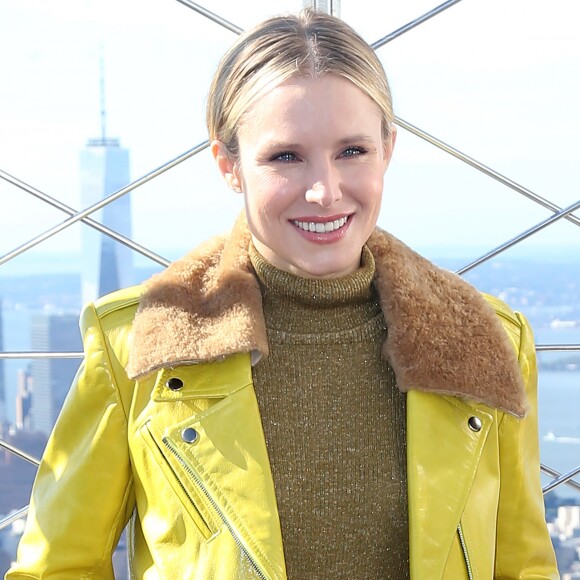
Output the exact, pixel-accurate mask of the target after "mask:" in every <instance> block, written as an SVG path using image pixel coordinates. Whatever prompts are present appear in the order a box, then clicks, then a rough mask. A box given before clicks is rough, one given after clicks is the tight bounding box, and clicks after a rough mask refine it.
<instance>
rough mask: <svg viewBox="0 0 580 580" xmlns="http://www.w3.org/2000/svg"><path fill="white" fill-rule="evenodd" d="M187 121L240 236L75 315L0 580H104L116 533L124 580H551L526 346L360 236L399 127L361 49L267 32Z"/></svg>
mask: <svg viewBox="0 0 580 580" xmlns="http://www.w3.org/2000/svg"><path fill="white" fill-rule="evenodd" d="M207 120H208V128H209V133H210V137H211V139H212V143H211V151H212V154H213V156H214V158H215V160H216V163H217V166H218V168H219V171H220V172H221V174H222V175H223V176H224V179H225V180H226V182H227V183H228V184H229V186H230V187H231V188H232V189H233V190H235V191H238V192H241V193H243V195H244V201H245V212H244V216H242V217H241V218H240V219H239V220H238V222H237V223H236V224H235V226H234V228H233V231H232V232H231V234H230V235H229V237H227V238H225V239H213V240H210V241H209V242H207V243H206V244H204V245H202V246H201V247H200V248H198V249H196V250H194V251H193V252H192V253H191V254H189V255H188V256H186V257H185V258H184V259H182V260H180V261H178V262H176V263H174V264H173V265H172V266H170V267H169V268H168V269H167V270H166V271H165V272H163V273H161V274H159V275H158V276H156V277H154V278H153V279H152V280H151V281H150V282H149V283H148V284H147V285H146V286H145V287H144V288H133V289H129V290H126V291H120V292H118V293H115V294H113V295H111V296H108V297H105V298H104V299H102V300H100V301H99V302H97V304H95V305H88V306H87V307H86V308H85V310H84V313H83V316H82V321H81V325H82V328H83V333H84V342H85V348H86V357H85V361H84V363H83V365H82V367H81V369H80V370H79V373H78V376H77V379H76V381H75V385H74V386H73V388H72V390H71V393H70V395H69V397H68V399H67V402H66V404H65V407H64V409H63V412H62V415H61V417H60V419H59V421H58V423H57V425H56V427H55V430H54V433H53V434H52V437H51V440H50V443H49V445H48V447H47V451H46V453H45V456H44V459H43V462H42V465H41V466H40V469H39V474H38V478H37V481H36V483H35V486H34V490H33V494H32V501H31V511H30V516H29V519H28V523H27V528H26V532H25V534H24V536H23V538H22V541H21V544H20V548H19V554H18V563H17V564H16V565H15V566H14V567H13V568H12V570H11V572H9V573H8V575H7V578H9V579H16V578H40V577H43V578H50V577H54V578H59V579H65V578H108V577H111V576H112V569H111V553H112V551H113V550H114V548H115V545H116V543H117V541H118V539H119V536H120V534H121V532H122V530H123V529H124V527H125V525H126V524H127V522H129V526H130V531H129V538H130V542H129V544H130V551H131V568H132V573H133V575H134V577H136V578H171V579H173V578H196V579H198V578H199V579H209V578H215V579H220V580H221V579H234V578H268V579H281V578H286V577H288V578H309V579H310V578H333V577H340V578H365V579H368V578H397V579H400V578H413V579H425V578H429V579H431V578H445V579H453V580H456V579H458V578H492V577H495V578H535V579H537V578H556V577H557V571H556V565H555V560H554V555H553V551H552V547H551V543H550V538H549V536H548V534H547V531H546V525H545V522H544V512H543V502H542V494H541V488H540V482H539V465H538V464H539V460H538V439H537V432H536V431H537V425H536V422H537V416H536V366H535V359H534V344H533V338H532V335H531V331H530V329H529V327H528V325H527V323H526V322H525V320H524V319H523V317H522V316H521V315H519V314H514V313H513V312H512V311H511V310H510V309H509V308H508V307H507V306H506V305H504V304H503V303H500V302H499V301H497V300H495V299H493V298H490V297H488V298H483V297H481V296H480V295H479V294H478V293H477V292H476V291H475V290H474V289H473V288H471V287H470V286H469V285H467V284H466V283H465V282H463V281H462V280H460V279H459V278H457V277H456V276H454V275H452V274H450V273H448V272H444V271H442V270H440V269H438V268H437V267H435V266H434V265H432V264H430V263H429V262H427V261H426V260H424V259H423V258H421V257H419V256H418V255H417V254H415V253H414V252H412V251H411V250H410V249H409V248H407V247H406V246H404V245H403V244H402V243H401V242H399V241H398V240H396V239H395V238H393V237H392V236H390V235H389V234H387V233H386V232H383V231H381V230H379V229H377V228H376V221H377V216H378V213H379V208H380V204H381V200H382V192H383V176H384V173H385V171H386V170H387V167H388V165H389V161H390V158H391V155H392V152H393V146H394V144H395V137H396V129H395V127H394V125H393V114H392V104H391V98H390V92H389V87H388V84H387V80H386V77H385V74H384V71H383V69H382V66H381V64H380V62H379V60H378V59H377V57H376V56H375V54H374V52H373V51H372V49H371V48H370V47H369V46H368V45H367V44H366V43H365V42H364V41H363V40H362V39H361V38H360V37H359V36H358V35H356V34H355V33H354V32H353V31H352V30H351V29H350V28H349V27H348V26H347V25H345V24H344V23H342V22H341V21H339V20H337V19H334V18H332V17H330V16H326V15H323V14H317V13H315V12H312V11H305V12H304V13H302V14H301V15H299V16H298V17H281V18H273V19H271V20H268V21H266V22H264V23H262V24H261V25H259V26H257V27H256V28H254V29H253V30H251V31H250V32H248V33H246V34H244V35H243V36H241V37H240V38H239V40H238V41H237V42H236V43H235V44H234V46H233V47H232V48H231V49H230V50H229V51H228V53H227V54H226V55H225V56H224V58H223V59H222V62H221V63H220V65H219V67H218V70H217V72H216V74H215V77H214V81H213V84H212V87H211V90H210V95H209V99H208V107H207ZM526 412H527V415H526ZM524 415H526V416H525V418H524Z"/></svg>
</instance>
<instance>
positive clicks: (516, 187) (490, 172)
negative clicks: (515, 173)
mask: <svg viewBox="0 0 580 580" xmlns="http://www.w3.org/2000/svg"><path fill="white" fill-rule="evenodd" d="M395 122H396V123H397V125H399V126H400V127H402V128H403V129H406V130H407V131H409V132H410V133H413V134H414V135H416V136H417V137H420V138H421V139H423V140H425V141H427V142H428V143H431V145H435V147H438V148H439V149H441V150H443V151H445V152H446V153H449V154H450V155H453V157H456V158H457V159H459V160H460V161H463V162H464V163H467V165H471V167H473V168H475V169H477V170H478V171H481V172H482V173H485V174H486V175H488V176H489V177H491V178H493V179H495V180H496V181H499V182H500V183H501V184H503V185H505V186H507V187H509V188H511V189H513V190H514V191H517V192H518V193H521V194H522V195H523V196H525V197H527V198H528V199H531V200H532V201H535V202H536V203H537V204H539V205H541V206H543V207H545V208H546V209H549V210H550V211H553V212H558V211H560V210H561V209H562V208H561V207H558V206H557V205H555V204H553V203H552V202H551V201H549V200H547V199H545V198H543V197H542V196H540V195H538V194H537V193H534V192H533V191H530V190H529V189H527V188H525V187H523V186H522V185H520V184H519V183H516V182H515V181H512V180H511V179H509V178H508V177H505V175H502V174H501V173H498V172H497V171H494V170H493V169H491V167H488V166H487V165H484V164H483V163H480V162H479V161H477V160H475V159H473V157H469V156H468V155H466V154H465V153H462V152H461V151H459V150H458V149H455V148H454V147H452V146H451V145H448V144H447V143H444V142H443V141H441V140H440V139H437V138H436V137H433V135H430V134H429V133H426V132H425V131H422V130H421V129H419V128H418V127H415V126H414V125H411V123H408V122H407V121H405V120H403V119H401V118H400V117H395ZM566 219H567V220H568V221H571V222H572V223H573V224H574V225H577V226H580V218H578V217H576V216H575V215H567V216H566Z"/></svg>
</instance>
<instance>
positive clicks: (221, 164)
mask: <svg viewBox="0 0 580 580" xmlns="http://www.w3.org/2000/svg"><path fill="white" fill-rule="evenodd" d="M209 147H210V151H211V154H212V155H213V158H214V160H215V162H216V164H217V166H218V169H219V172H220V173H221V174H222V177H223V178H224V179H225V180H226V183H227V185H228V187H229V188H230V189H233V190H234V191H236V192H238V193H239V192H241V191H242V186H241V183H240V179H239V177H238V173H239V171H238V168H237V167H236V162H235V161H234V160H233V159H232V157H231V155H230V152H229V151H228V149H227V147H226V146H225V145H224V144H223V143H222V142H221V141H218V140H217V139H215V140H214V141H212V142H211V144H210V146H209Z"/></svg>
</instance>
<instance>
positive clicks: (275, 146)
mask: <svg viewBox="0 0 580 580" xmlns="http://www.w3.org/2000/svg"><path fill="white" fill-rule="evenodd" d="M361 142H363V143H374V139H373V138H372V137H371V136H370V135H365V134H359V135H351V136H348V137H344V138H342V139H339V140H338V142H337V145H342V146H344V145H352V144H353V143H361ZM300 147H302V144H300V143H287V142H284V141H274V142H272V143H268V145H267V146H266V147H265V148H264V150H265V151H267V152H269V153H271V152H273V151H292V150H294V149H300Z"/></svg>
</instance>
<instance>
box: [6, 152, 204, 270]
mask: <svg viewBox="0 0 580 580" xmlns="http://www.w3.org/2000/svg"><path fill="white" fill-rule="evenodd" d="M208 146H209V141H204V142H203V143H200V144H199V145H196V146H195V147H193V148H192V149H189V150H188V151H186V152H185V153H182V154H181V155H179V156H178V157H176V158H175V159H172V160H171V161H169V162H167V163H165V164H164V165H162V166H160V167H158V168H157V169H154V170H153V171H151V172H149V173H147V174H146V175H144V176H143V177H141V178H139V179H137V180H136V181H133V182H132V183H130V184H129V185H126V186H125V187H122V188H121V189H119V190H117V191H116V192H115V193H112V194H111V195H109V196H108V197H106V198H104V199H102V200H101V201H99V202H98V203H95V204H94V205H92V206H90V207H88V208H86V209H84V210H83V211H80V212H78V213H76V214H75V215H74V216H72V217H70V218H69V219H67V220H65V221H64V222H62V223H61V224H59V225H57V226H55V227H53V228H51V229H49V230H46V231H45V232H43V233H42V234H40V235H38V236H36V237H35V238H33V239H32V240H30V241H28V242H27V243H25V244H23V245H22V246H20V247H18V248H16V249H15V250H12V252H9V253H8V254H5V255H4V256H2V257H1V258H0V266H1V265H2V264H5V263H6V262H8V261H10V260H12V259H13V258H15V257H16V256H19V255H20V254H22V253H24V252H26V251H27V250H30V249H31V248H33V247H34V246H36V245H38V244H40V243H41V242H44V241H45V240H47V239H49V238H51V237H52V236H55V235H56V234H58V233H60V232H62V231H63V230H65V229H66V228H68V227H70V226H72V225H73V224H76V223H77V222H79V221H81V220H82V219H83V218H86V217H87V216H89V215H90V214H91V213H93V212H95V211H98V210H99V209H101V208H102V207H105V206H106V205H108V204H109V203H112V202H113V201H115V200H116V199H118V198H120V197H122V196H123V195H125V194H127V193H129V192H130V191H133V190H134V189H137V188H138V187H140V186H141V185H143V184H144V183H147V182H148V181H151V180H152V179H154V178H155V177H157V176H158V175H161V174H162V173H165V172H166V171H168V170H169V169H171V168H172V167H175V166H176V165H179V164H180V163H182V162H183V161H185V160H186V159H189V158H190V157H193V156H194V155H196V154H197V153H199V152H200V151H203V150H204V149H206V148H207V147H208Z"/></svg>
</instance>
